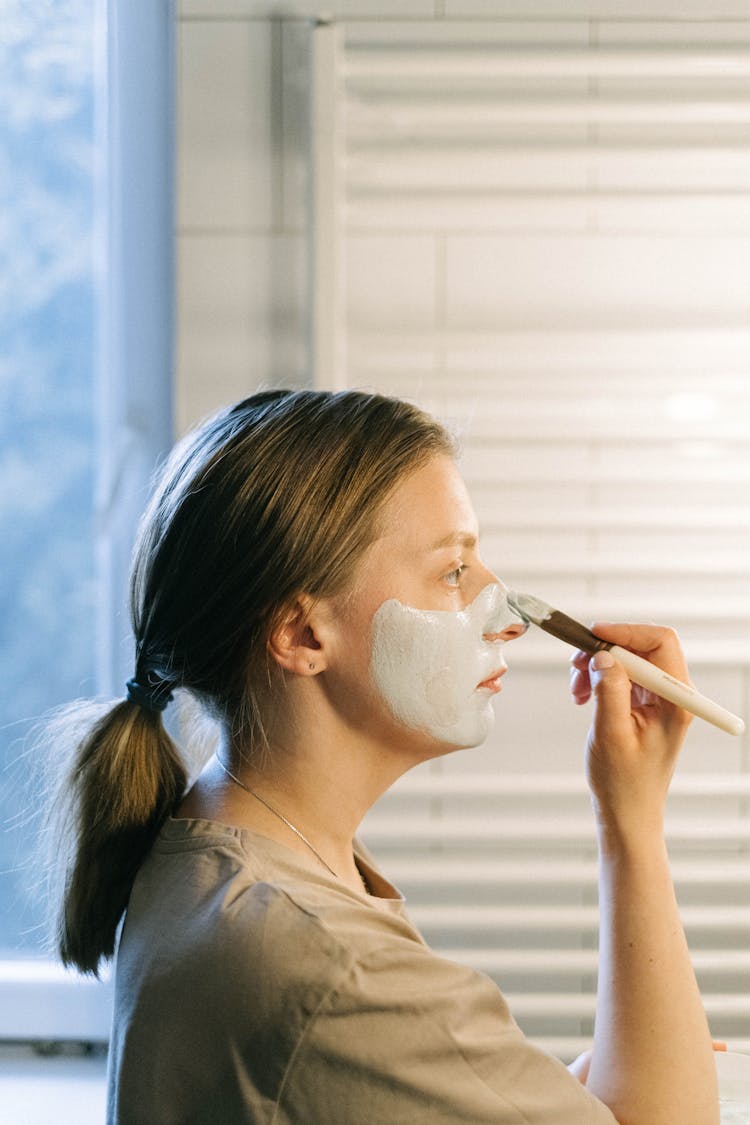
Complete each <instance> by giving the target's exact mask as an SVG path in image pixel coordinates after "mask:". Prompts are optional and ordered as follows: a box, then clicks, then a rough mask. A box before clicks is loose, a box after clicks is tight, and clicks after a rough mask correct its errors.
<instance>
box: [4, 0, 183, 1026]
mask: <svg viewBox="0 0 750 1125" xmlns="http://www.w3.org/2000/svg"><path fill="white" fill-rule="evenodd" d="M171 60H172V26H171V8H170V4H169V2H168V0H49V2H45V3H35V4H29V3H25V2H23V0H8V2H7V3H6V4H5V5H4V6H3V21H2V26H1V27H0V83H1V84H2V92H3V95H4V98H3V104H4V106H5V107H7V108H6V112H5V113H4V116H3V121H2V124H0V169H1V170H2V174H1V175H0V184H2V188H1V189H0V190H2V192H3V199H2V203H3V207H2V211H1V212H0V214H1V215H2V218H1V219H0V253H2V257H3V259H4V260H5V263H7V264H6V265H5V266H4V270H3V271H0V277H2V282H0V284H2V285H4V292H3V300H2V302H0V337H1V342H0V395H1V396H2V398H1V399H0V402H1V403H2V409H1V410H0V433H1V434H2V442H1V443H0V468H1V470H2V472H1V474H0V481H1V482H2V483H1V484H0V502H1V503H2V506H3V508H2V512H3V516H4V520H3V535H2V552H3V555H2V558H1V559H0V565H1V566H2V573H3V578H4V582H3V584H2V602H1V603H0V609H2V612H3V629H2V632H1V633H0V675H2V683H3V690H2V692H0V755H1V756H2V759H1V760H2V765H3V766H4V767H5V768H4V769H3V770H2V773H0V816H2V819H3V827H4V829H5V830H4V831H3V832H2V834H0V1039H2V1038H6V1039H45V1040H54V1039H82V1040H97V1039H103V1038H106V1035H107V1030H108V1025H109V1016H108V1013H107V995H106V992H107V990H106V987H105V986H101V985H98V984H96V983H94V982H91V981H88V982H83V981H79V980H78V979H77V978H75V977H74V976H73V975H72V974H65V973H63V972H62V970H60V969H59V968H58V967H57V966H56V965H55V964H54V963H52V962H49V961H48V960H47V959H46V957H45V954H44V949H43V945H42V942H41V923H42V918H43V912H44V903H42V902H40V901H39V900H38V895H36V896H35V894H34V892H33V877H32V875H33V873H32V872H31V871H30V870H29V868H28V866H27V865H26V861H27V859H28V856H29V853H30V850H31V844H32V842H33V836H34V831H35V827H36V825H35V823H34V818H33V816H32V815H31V813H30V812H29V810H28V802H27V801H26V800H25V797H24V789H23V785H22V782H23V780H24V775H25V774H27V773H30V772H33V770H34V768H35V762H34V761H33V760H32V759H31V757H30V756H29V755H26V754H24V750H25V745H24V736H25V735H26V733H27V732H28V729H29V726H30V724H31V723H32V722H33V720H35V719H36V718H38V717H39V716H40V714H41V713H42V712H44V711H45V710H46V709H47V708H49V707H51V706H54V705H56V704H58V703H60V702H62V701H66V700H70V699H73V698H76V697H77V696H87V695H88V696H91V695H103V696H107V697H112V696H118V695H122V693H123V691H124V682H125V680H126V679H127V678H128V676H129V675H131V674H132V664H133V656H132V644H131V641H130V638H129V629H128V617H127V612H126V598H127V590H126V584H127V573H128V566H129V558H130V550H131V545H132V539H133V532H134V527H135V523H136V520H137V518H138V516H139V514H140V512H141V510H142V508H143V505H144V502H145V499H146V494H147V491H148V485H149V481H150V478H151V476H152V474H153V471H154V468H155V466H156V464H157V462H158V460H159V459H160V457H162V456H163V454H164V453H165V452H166V450H167V449H168V447H169V445H170V444H171V438H172V414H171V395H172V391H171V366H172V124H171V120H172V118H171V104H172V88H171V83H172V65H171ZM71 992H75V999H73V997H72V996H71Z"/></svg>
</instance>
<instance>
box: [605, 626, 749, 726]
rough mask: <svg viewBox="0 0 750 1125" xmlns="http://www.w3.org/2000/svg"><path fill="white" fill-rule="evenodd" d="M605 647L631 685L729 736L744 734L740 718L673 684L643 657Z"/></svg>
mask: <svg viewBox="0 0 750 1125" xmlns="http://www.w3.org/2000/svg"><path fill="white" fill-rule="evenodd" d="M607 647H608V648H609V651H610V652H611V653H612V655H613V656H614V658H615V660H618V661H619V662H620V664H622V666H623V668H624V669H625V671H626V672H627V674H628V675H629V676H630V679H631V680H632V681H633V683H634V684H639V685H640V687H644V688H646V689H647V690H648V691H652V692H653V693H654V695H658V696H661V698H662V699H668V700H669V702H670V703H675V704H676V705H677V706H678V707H682V708H683V709H684V710H685V711H690V713H691V714H692V715H697V716H698V717H699V718H700V719H706V720H707V722H709V723H713V724H714V726H716V727H719V728H720V729H721V730H725V731H727V732H728V733H729V734H742V733H743V731H744V730H745V724H744V722H743V720H742V719H741V718H740V717H739V715H733V714H732V712H731V711H727V710H726V708H724V707H720V706H719V704H718V703H714V701H713V700H712V699H709V698H708V696H706V695H701V693H700V692H699V691H696V690H695V688H694V687H691V686H690V684H684V683H683V682H682V681H681V680H676V679H675V678H674V676H670V675H669V674H668V673H667V672H663V671H662V669H661V668H657V667H656V665H655V664H650V663H649V662H648V660H644V659H643V657H642V656H636V654H635V653H634V652H630V651H629V650H628V649H626V648H620V646H619V645H612V646H611V647H610V646H607Z"/></svg>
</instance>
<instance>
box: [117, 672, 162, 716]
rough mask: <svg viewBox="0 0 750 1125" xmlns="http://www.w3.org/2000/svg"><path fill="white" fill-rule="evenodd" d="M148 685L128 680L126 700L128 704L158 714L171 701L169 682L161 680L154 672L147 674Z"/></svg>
mask: <svg viewBox="0 0 750 1125" xmlns="http://www.w3.org/2000/svg"><path fill="white" fill-rule="evenodd" d="M148 678H149V680H150V681H152V682H150V683H148V684H145V685H144V684H140V683H139V682H138V680H136V679H132V680H128V682H127V684H126V685H125V687H126V688H127V698H128V702H129V703H136V704H137V705H138V706H139V707H143V708H144V709H145V710H146V711H155V712H157V713H160V712H162V711H163V710H164V708H165V707H166V706H167V704H168V703H170V702H171V700H172V691H171V687H170V684H169V680H162V679H161V678H160V677H158V676H157V675H156V674H155V673H154V672H149V674H148Z"/></svg>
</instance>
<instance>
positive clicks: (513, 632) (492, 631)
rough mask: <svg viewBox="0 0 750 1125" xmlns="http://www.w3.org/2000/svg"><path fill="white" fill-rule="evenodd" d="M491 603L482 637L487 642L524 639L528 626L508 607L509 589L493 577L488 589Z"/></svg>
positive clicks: (488, 607)
mask: <svg viewBox="0 0 750 1125" xmlns="http://www.w3.org/2000/svg"><path fill="white" fill-rule="evenodd" d="M487 594H488V597H489V603H488V605H487V607H486V609H487V614H486V618H485V622H484V629H483V632H482V637H483V639H484V640H485V641H488V642H490V643H492V642H493V641H513V640H515V639H516V638H517V637H522V636H523V634H524V633H525V632H526V630H527V628H528V625H527V623H526V622H525V621H523V620H522V619H521V618H520V617H519V616H518V614H517V613H514V611H513V610H512V609H511V608H510V606H509V605H508V596H507V587H506V586H504V585H503V583H502V582H500V581H499V580H498V579H497V578H495V577H494V575H493V582H492V583H491V585H490V586H488V587H487Z"/></svg>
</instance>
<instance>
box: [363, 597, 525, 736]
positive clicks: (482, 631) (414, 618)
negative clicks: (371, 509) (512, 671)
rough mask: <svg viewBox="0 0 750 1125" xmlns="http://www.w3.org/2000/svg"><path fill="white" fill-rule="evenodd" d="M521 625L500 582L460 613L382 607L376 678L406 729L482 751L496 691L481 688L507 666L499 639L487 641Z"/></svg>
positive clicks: (375, 626)
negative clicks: (505, 630)
mask: <svg viewBox="0 0 750 1125" xmlns="http://www.w3.org/2000/svg"><path fill="white" fill-rule="evenodd" d="M519 624H522V621H521V618H520V617H518V616H517V614H515V613H514V612H513V610H511V608H510V607H509V605H508V599H507V597H506V593H505V590H504V589H503V587H502V586H500V585H499V584H498V583H492V584H491V585H489V586H485V588H484V589H483V590H482V591H481V593H480V594H479V595H478V596H477V597H476V598H475V599H474V601H473V602H472V603H471V605H469V606H467V607H466V609H463V610H458V611H453V610H422V609H413V608H412V607H411V606H407V605H402V603H401V602H399V601H397V600H395V599H391V600H390V601H387V602H383V604H382V605H381V606H380V607H379V608H378V609H377V610H376V612H375V614H374V616H373V619H372V652H371V656H370V671H371V675H372V678H373V681H374V683H375V685H376V686H377V688H378V691H379V692H380V694H381V695H382V696H383V698H384V699H385V701H386V702H387V704H388V706H389V707H390V709H391V711H392V712H393V714H394V716H395V717H396V718H397V719H398V720H399V721H400V722H402V723H404V725H405V726H408V727H411V728H412V729H416V730H424V731H426V732H427V733H428V734H431V735H432V736H433V737H434V738H437V739H438V740H439V741H441V742H446V743H450V744H452V745H453V746H463V747H467V746H478V745H479V744H480V743H481V742H484V740H485V738H486V737H487V735H488V734H489V732H490V730H491V729H492V725H493V723H494V721H495V713H494V711H493V710H492V706H491V699H492V695H493V694H494V693H493V691H492V689H491V688H490V687H482V686H481V685H482V684H483V683H484V682H485V681H487V680H489V679H490V678H491V677H492V676H493V675H495V674H497V673H498V672H499V671H501V670H502V669H504V668H505V667H506V665H505V661H504V660H503V657H502V655H501V642H498V641H488V640H485V636H486V635H490V636H491V635H492V634H496V633H501V632H502V631H503V630H504V629H507V628H508V626H510V625H519Z"/></svg>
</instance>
